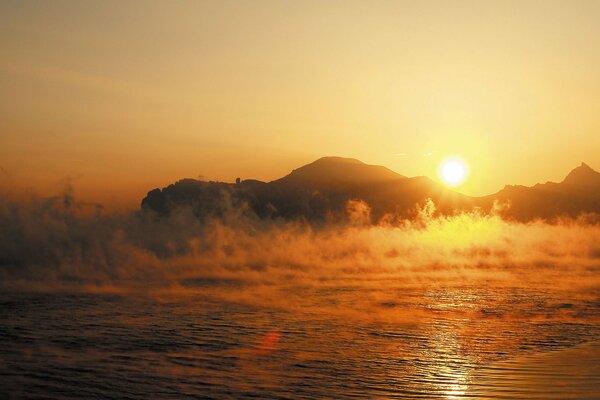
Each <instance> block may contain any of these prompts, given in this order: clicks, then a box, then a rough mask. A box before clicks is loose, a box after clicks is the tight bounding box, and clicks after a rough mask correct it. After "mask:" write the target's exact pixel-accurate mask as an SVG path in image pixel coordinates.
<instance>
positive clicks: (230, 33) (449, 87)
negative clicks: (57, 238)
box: [0, 0, 600, 205]
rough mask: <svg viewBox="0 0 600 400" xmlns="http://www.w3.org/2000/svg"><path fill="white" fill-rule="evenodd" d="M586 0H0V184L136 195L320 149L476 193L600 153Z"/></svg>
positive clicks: (592, 9)
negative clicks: (449, 171)
mask: <svg viewBox="0 0 600 400" xmlns="http://www.w3.org/2000/svg"><path fill="white" fill-rule="evenodd" d="M598 21H600V1H514V2H513V1H489V2H484V1H433V2H428V1H410V2H409V1H314V2H312V1H302V2H300V1H251V2H246V1H241V0H240V1H231V2H230V1H208V2H200V1H189V2H187V1H177V2H171V1H169V2H166V1H158V2H151V1H140V2H136V1H124V2H123V1H102V2H100V1H98V2H87V1H86V2H80V1H72V2H69V1H48V2H28V1H16V0H15V1H12V0H8V1H3V2H1V3H0V53H1V54H2V57H1V58H0V168H1V169H0V181H1V182H3V185H5V186H10V187H11V188H12V190H17V189H19V190H20V189H27V190H34V191H38V192H42V193H51V192H52V191H56V190H59V188H60V186H61V185H62V184H64V182H65V181H66V179H70V180H71V182H72V183H73V185H74V187H75V191H76V195H77V194H79V195H81V196H82V197H83V198H85V197H86V196H88V197H94V198H97V199H99V200H101V201H104V202H111V201H112V202H119V201H120V202H122V203H123V204H129V205H136V204H137V203H138V201H139V199H141V197H143V195H144V194H145V192H146V191H147V190H149V189H151V188H153V187H157V186H164V185H166V184H168V183H171V182H173V181H175V180H177V179H179V178H182V177H198V176H202V177H204V179H218V180H225V181H233V180H234V179H235V178H236V177H238V176H240V177H242V178H250V177H252V178H258V179H262V180H270V179H274V178H278V177H280V176H282V175H284V174H286V173H288V172H289V171H290V170H291V169H292V168H296V167H298V166H300V165H302V164H305V163H308V162H311V161H313V160H314V159H316V158H318V157H321V156H326V155H339V156H346V157H353V158H358V159H360V160H362V161H364V162H367V163H371V164H382V165H385V166H387V167H389V168H391V169H393V170H395V171H397V172H399V173H401V174H403V175H407V176H416V175H427V176H430V177H432V178H436V179H437V173H436V171H437V169H438V166H439V163H440V162H441V160H442V159H444V158H446V157H447V156H449V155H458V156H460V157H462V158H463V159H464V160H466V161H467V162H468V164H469V166H470V177H469V179H468V180H467V181H466V183H465V184H464V185H463V186H461V187H459V188H458V189H457V190H459V191H462V192H464V193H467V194H472V195H483V194H489V193H492V192H495V191H497V190H499V189H500V188H502V187H503V186H504V185H505V184H508V183H510V184H527V185H531V184H534V183H536V182H545V181H548V180H560V179H562V178H563V177H564V175H566V173H567V172H568V171H569V170H571V169H572V168H574V167H576V166H577V165H579V163H580V162H581V161H585V162H587V163H588V164H590V165H591V166H592V167H593V168H595V169H599V167H600V72H599V71H600V40H599V39H598V38H600V23H598Z"/></svg>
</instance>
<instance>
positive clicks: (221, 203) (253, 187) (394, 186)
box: [142, 157, 600, 224]
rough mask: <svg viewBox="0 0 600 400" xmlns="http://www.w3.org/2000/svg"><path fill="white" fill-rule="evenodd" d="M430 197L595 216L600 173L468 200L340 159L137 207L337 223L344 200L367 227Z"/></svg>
mask: <svg viewBox="0 0 600 400" xmlns="http://www.w3.org/2000/svg"><path fill="white" fill-rule="evenodd" d="M427 199H431V200H432V201H433V202H434V203H435V205H436V208H437V210H438V212H439V213H442V214H450V213H453V212H457V211H462V210H469V209H472V208H473V207H480V208H483V209H484V210H489V209H491V208H492V206H493V203H494V202H495V201H499V202H501V203H509V204H510V207H509V208H508V209H507V210H506V211H505V215H506V216H507V217H512V218H515V219H518V220H530V219H534V218H545V219H551V218H554V217H558V216H562V215H568V216H576V215H579V214H581V213H588V212H595V213H600V173H598V172H596V171H594V170H593V169H591V168H590V167H589V166H587V165H586V164H583V163H582V164H581V166H580V167H577V168H576V169H574V170H573V171H571V173H569V175H568V176H567V177H566V178H565V179H564V180H563V181H562V182H561V183H553V182H548V183H545V184H538V185H535V186H534V187H526V186H506V187H505V188H504V189H502V190H501V191H499V192H498V193H496V194H493V195H490V196H484V197H479V198H475V197H469V196H465V195H462V194H459V193H456V192H454V191H451V190H449V189H447V188H446V187H444V186H442V185H440V184H438V183H436V182H434V181H432V180H431V179H429V178H426V177H414V178H407V177H405V176H402V175H400V174H397V173H395V172H393V171H391V170H390V169H388V168H385V167H382V166H376V165H368V164H364V163H362V162H360V161H358V160H355V159H350V158H341V157H324V158H321V159H319V160H317V161H315V162H313V163H311V164H307V165H305V166H303V167H300V168H298V169H295V170H293V171H292V172H291V173H290V174H289V175H286V176H284V177H283V178H280V179H277V180H274V181H272V182H261V181H257V180H244V181H241V182H239V183H237V184H230V183H223V182H203V181H199V180H194V179H183V180H181V181H178V182H177V183H175V184H172V185H169V186H168V187H166V188H164V189H162V190H160V189H154V190H152V191H150V192H148V195H147V196H146V197H145V198H144V199H143V200H142V209H144V210H152V211H155V212H157V213H159V214H168V213H170V212H171V210H173V209H174V208H177V207H179V206H189V207H192V208H193V210H194V213H195V214H196V215H197V216H198V217H201V218H202V217H206V216H218V217H223V218H225V217H227V216H230V215H239V214H245V215H252V216H258V217H260V218H284V219H299V220H307V221H310V222H312V223H317V224H318V223H325V222H328V221H337V220H343V219H344V218H345V217H346V214H347V213H346V206H347V203H348V201H349V200H362V201H365V202H366V203H367V204H368V205H369V207H370V208H371V215H372V219H373V221H377V220H379V219H380V218H381V217H383V216H384V215H386V214H393V215H397V216H400V217H405V218H406V217H411V216H412V215H414V214H415V212H416V205H417V204H420V205H423V204H424V203H425V202H426V200H427Z"/></svg>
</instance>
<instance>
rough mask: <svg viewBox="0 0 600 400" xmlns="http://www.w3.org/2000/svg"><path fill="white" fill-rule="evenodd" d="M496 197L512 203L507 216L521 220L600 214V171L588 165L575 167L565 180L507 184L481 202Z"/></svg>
mask: <svg viewBox="0 0 600 400" xmlns="http://www.w3.org/2000/svg"><path fill="white" fill-rule="evenodd" d="M493 200H499V201H500V202H508V203H509V204H510V208H509V209H508V210H507V211H506V214H507V216H510V217H513V218H515V219H517V220H531V219H535V218H542V219H553V218H556V217H561V216H569V217H575V216H578V215H581V214H584V213H600V173H598V172H596V171H594V170H593V169H592V168H590V167H589V166H588V165H587V164H585V163H581V165H580V166H579V167H577V168H575V169H574V170H572V171H571V172H570V173H569V174H568V175H567V176H566V177H565V179H563V181H562V182H560V183H556V182H546V183H543V184H542V183H538V184H537V185H535V186H533V187H527V186H520V185H507V186H506V187H505V188H504V189H502V190H501V191H499V192H498V193H495V194H493V195H491V196H486V197H484V198H482V199H481V201H480V203H482V204H484V205H489V203H490V202H491V201H493Z"/></svg>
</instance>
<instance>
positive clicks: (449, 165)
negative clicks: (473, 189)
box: [439, 158, 468, 186]
mask: <svg viewBox="0 0 600 400" xmlns="http://www.w3.org/2000/svg"><path fill="white" fill-rule="evenodd" d="M467 172H468V169H467V166H466V164H465V162H464V161H462V160H460V159H459V158H449V159H446V160H445V161H443V162H442V164H441V165H440V169H439V176H440V178H441V180H442V181H443V182H444V183H445V184H446V185H448V186H458V185H460V184H461V183H463V182H464V181H465V179H466V178H467Z"/></svg>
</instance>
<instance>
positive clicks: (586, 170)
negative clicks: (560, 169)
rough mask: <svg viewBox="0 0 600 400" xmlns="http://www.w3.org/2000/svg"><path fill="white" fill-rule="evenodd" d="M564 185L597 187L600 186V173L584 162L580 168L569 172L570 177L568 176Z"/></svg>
mask: <svg viewBox="0 0 600 400" xmlns="http://www.w3.org/2000/svg"><path fill="white" fill-rule="evenodd" d="M563 183H569V184H575V185H586V186H588V185H592V186H596V185H599V184H600V173H599V172H596V171H594V169H593V168H592V167H590V166H589V165H587V164H586V163H584V162H582V163H581V165H580V166H579V167H577V168H575V169H574V170H572V171H571V172H569V175H567V176H566V178H565V179H564V180H563Z"/></svg>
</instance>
